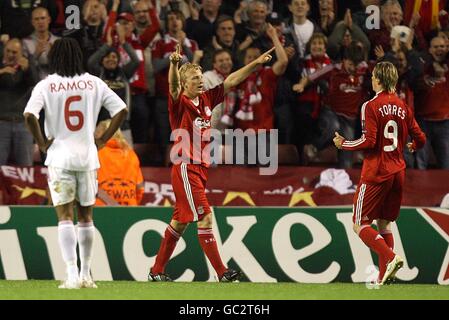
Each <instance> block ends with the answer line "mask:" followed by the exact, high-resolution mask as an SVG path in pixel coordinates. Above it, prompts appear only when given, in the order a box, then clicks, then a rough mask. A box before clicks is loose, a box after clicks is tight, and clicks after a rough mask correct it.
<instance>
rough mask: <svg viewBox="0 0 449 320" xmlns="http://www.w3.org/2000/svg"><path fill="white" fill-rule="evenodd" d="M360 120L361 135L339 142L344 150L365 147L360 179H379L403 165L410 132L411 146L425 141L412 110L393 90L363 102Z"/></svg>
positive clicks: (367, 180)
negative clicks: (351, 139) (357, 137)
mask: <svg viewBox="0 0 449 320" xmlns="http://www.w3.org/2000/svg"><path fill="white" fill-rule="evenodd" d="M361 121H362V136H361V137H360V139H358V140H354V141H349V140H346V141H344V142H343V144H342V149H344V150H364V156H365V158H364V161H363V168H362V175H361V178H360V180H361V182H366V183H370V182H371V183H380V182H382V181H385V180H387V179H388V178H390V177H391V176H392V175H394V174H395V173H397V172H399V171H401V170H403V169H405V161H404V156H403V153H404V148H406V144H407V141H408V137H409V136H411V138H412V142H413V147H414V149H417V148H421V147H422V146H423V145H424V143H425V141H426V136H425V134H424V133H423V132H422V130H421V129H420V127H419V126H418V124H417V122H416V120H415V118H414V115H413V112H412V110H411V109H410V108H409V107H408V106H407V105H406V104H405V103H404V102H403V101H402V100H401V99H400V98H399V97H398V96H397V95H396V94H395V93H388V92H384V91H381V92H379V93H377V94H376V96H375V97H374V98H373V99H371V100H369V101H367V102H365V103H364V104H363V106H362V110H361Z"/></svg>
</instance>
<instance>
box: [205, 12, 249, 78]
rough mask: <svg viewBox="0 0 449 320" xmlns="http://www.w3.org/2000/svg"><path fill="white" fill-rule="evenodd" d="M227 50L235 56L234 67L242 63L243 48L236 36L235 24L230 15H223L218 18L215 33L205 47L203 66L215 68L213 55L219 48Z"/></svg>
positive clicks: (206, 68)
mask: <svg viewBox="0 0 449 320" xmlns="http://www.w3.org/2000/svg"><path fill="white" fill-rule="evenodd" d="M223 49H224V50H227V51H229V52H230V53H231V56H232V57H234V67H233V68H234V69H236V68H238V66H240V65H241V63H242V58H243V57H242V55H243V50H241V48H240V43H239V41H238V40H237V39H236V38H235V24H234V20H233V19H232V18H231V17H230V16H225V15H221V16H220V17H218V19H217V27H216V30H215V35H214V36H213V37H212V40H211V42H210V43H209V45H208V46H206V47H205V48H204V50H203V51H204V56H203V59H201V66H202V67H203V70H204V71H207V70H211V69H212V68H213V60H214V59H213V56H214V55H215V52H216V51H217V50H223Z"/></svg>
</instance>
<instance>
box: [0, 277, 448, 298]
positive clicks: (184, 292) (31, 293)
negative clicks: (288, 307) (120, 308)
mask: <svg viewBox="0 0 449 320" xmlns="http://www.w3.org/2000/svg"><path fill="white" fill-rule="evenodd" d="M58 284H59V282H58V281H45V280H26V281H12V280H0V300H14V299H23V300H27V299H33V300H40V299H45V300H48V299H50V300H51V299H58V300H71V299H78V300H84V299H98V300H114V299H121V300H128V299H129V300H131V299H138V300H165V299H169V300H197V299H198V300H242V299H245V300H304V299H307V300H308V299H310V300H319V299H338V300H341V299H344V300H345V299H350V300H354V299H363V300H365V299H368V300H373V299H388V300H390V299H393V300H396V299H400V300H414V299H432V300H437V299H444V300H449V286H441V285H422V284H393V285H389V286H383V287H380V288H379V289H368V288H367V287H366V286H365V284H351V283H331V284H302V283H250V282H240V283H215V282H209V283H208V282H172V283H150V282H136V281H98V282H97V285H98V289H79V290H64V289H58Z"/></svg>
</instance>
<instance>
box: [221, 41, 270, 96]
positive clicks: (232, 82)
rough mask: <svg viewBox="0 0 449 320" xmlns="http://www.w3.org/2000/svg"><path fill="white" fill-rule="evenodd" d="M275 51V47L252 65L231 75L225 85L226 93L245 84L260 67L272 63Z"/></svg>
mask: <svg viewBox="0 0 449 320" xmlns="http://www.w3.org/2000/svg"><path fill="white" fill-rule="evenodd" d="M274 49H275V47H273V48H271V49H270V50H268V51H267V52H265V53H264V54H262V55H261V56H260V57H259V58H257V59H256V60H254V61H253V62H251V63H250V64H248V65H246V66H244V67H242V68H240V69H238V70H237V71H235V72H233V73H231V74H230V75H229V77H227V78H226V80H225V81H224V83H223V86H224V93H225V94H226V93H228V92H229V90H230V89H231V88H233V87H235V86H237V85H239V84H240V83H241V82H243V81H244V80H245V79H246V78H247V77H248V76H249V75H250V74H251V73H252V72H253V71H254V70H255V69H256V68H257V67H258V66H260V65H262V64H265V63H267V62H270V61H271V59H272V56H271V53H272V52H273V51H274Z"/></svg>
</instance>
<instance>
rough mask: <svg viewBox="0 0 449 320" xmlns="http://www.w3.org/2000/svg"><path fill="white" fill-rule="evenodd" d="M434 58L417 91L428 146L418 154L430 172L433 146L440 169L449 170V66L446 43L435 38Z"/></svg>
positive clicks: (419, 163) (419, 164)
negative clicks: (430, 157)
mask: <svg viewBox="0 0 449 320" xmlns="http://www.w3.org/2000/svg"><path fill="white" fill-rule="evenodd" d="M429 53H430V57H429V58H428V61H427V65H426V68H425V71H424V76H423V77H422V78H421V79H420V80H419V84H418V85H417V91H416V101H415V102H416V104H415V112H416V119H417V120H418V123H419V125H420V126H421V128H422V129H423V130H424V132H425V133H426V136H427V143H426V145H425V146H424V148H423V149H422V150H419V151H418V152H417V153H416V163H417V167H418V169H426V168H427V167H428V163H429V156H430V152H431V147H432V149H433V152H434V153H435V157H436V159H437V161H438V167H439V168H442V169H449V65H448V62H447V54H446V42H445V40H444V39H443V38H440V37H435V38H433V39H432V41H431V43H430V49H429Z"/></svg>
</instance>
